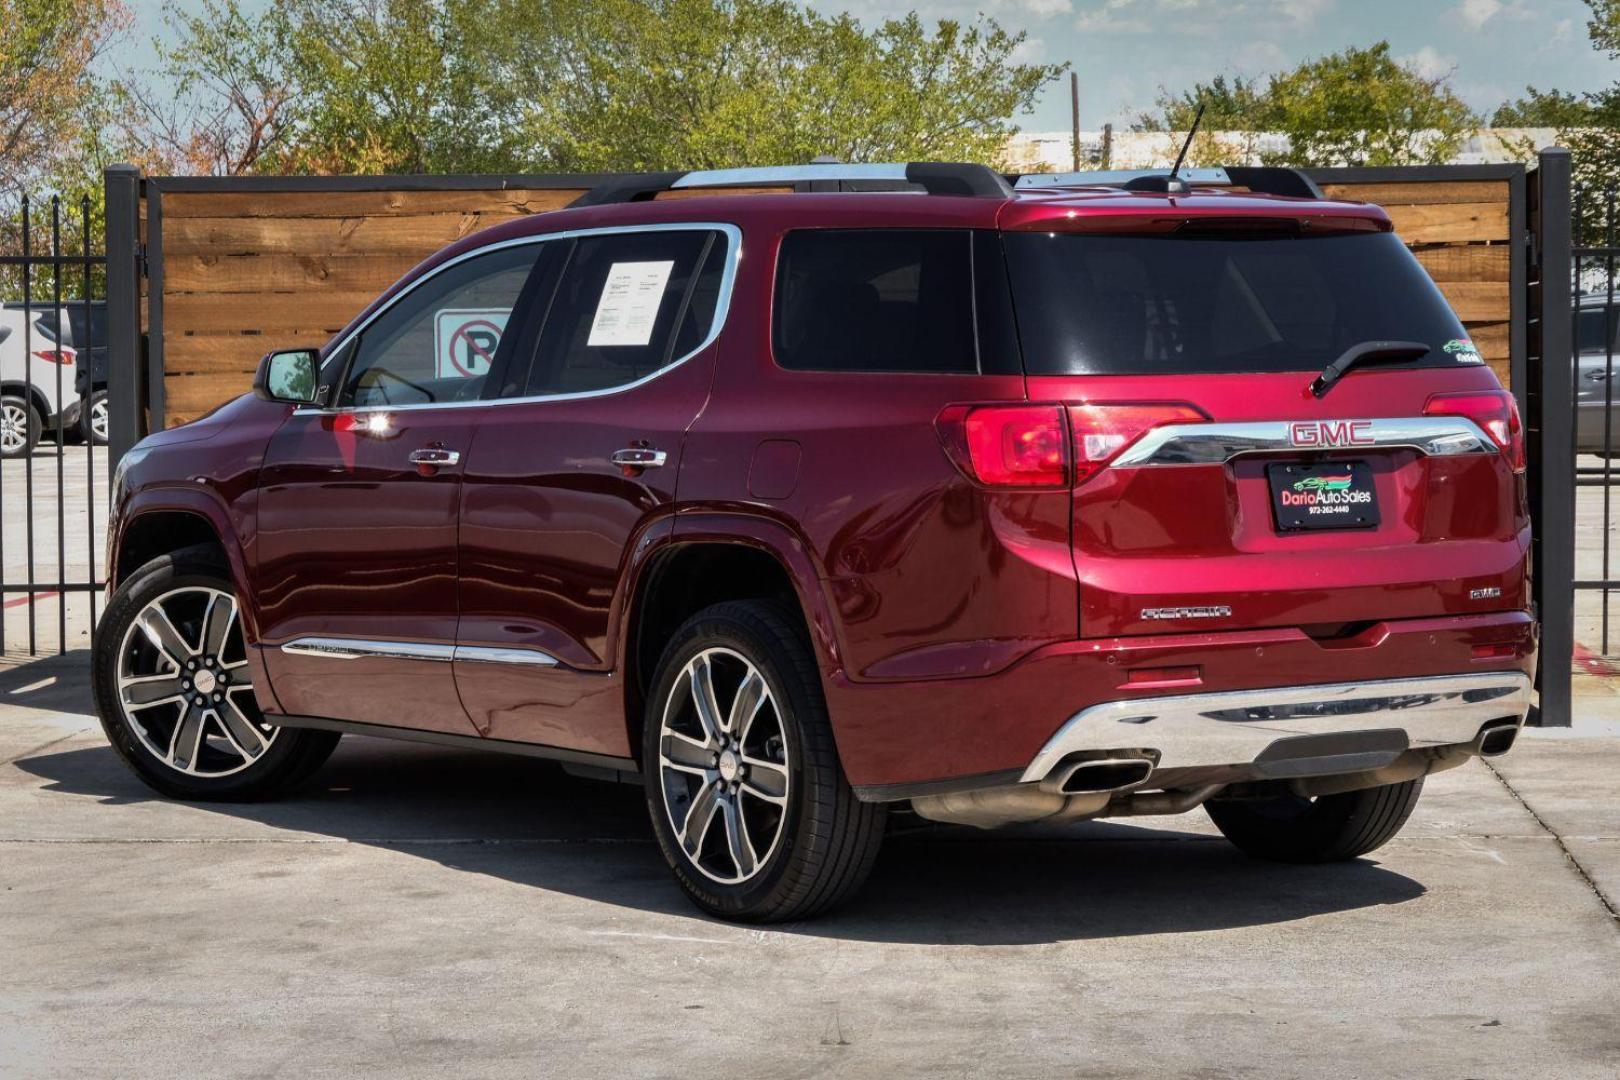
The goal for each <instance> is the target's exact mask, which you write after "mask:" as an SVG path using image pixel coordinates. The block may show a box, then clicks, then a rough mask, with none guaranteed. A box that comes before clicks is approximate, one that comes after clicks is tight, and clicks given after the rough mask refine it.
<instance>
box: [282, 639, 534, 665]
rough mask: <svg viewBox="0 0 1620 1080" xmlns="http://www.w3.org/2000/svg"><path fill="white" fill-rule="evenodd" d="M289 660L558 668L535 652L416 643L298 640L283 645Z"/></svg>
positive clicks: (361, 640)
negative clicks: (316, 658)
mask: <svg viewBox="0 0 1620 1080" xmlns="http://www.w3.org/2000/svg"><path fill="white" fill-rule="evenodd" d="M281 651H282V652H284V653H287V654H288V655H289V656H320V657H324V658H326V659H328V660H363V659H374V658H379V657H381V658H385V659H389V660H431V661H440V662H443V661H451V660H457V661H462V662H469V663H483V664H524V665H529V666H533V667H558V666H560V663H561V662H560V661H559V660H558V659H557V658H556V657H555V656H552V655H551V654H550V653H547V652H542V651H541V650H539V649H500V648H495V647H493V646H486V645H431V644H425V643H422V642H416V641H373V640H370V639H367V638H337V637H301V638H294V639H292V640H291V641H288V642H285V643H283V644H282V646H281Z"/></svg>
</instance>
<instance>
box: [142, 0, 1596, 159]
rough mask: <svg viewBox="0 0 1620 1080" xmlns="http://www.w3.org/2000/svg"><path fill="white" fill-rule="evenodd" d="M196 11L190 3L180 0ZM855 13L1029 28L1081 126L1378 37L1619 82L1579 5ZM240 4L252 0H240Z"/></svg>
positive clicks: (1576, 84)
mask: <svg viewBox="0 0 1620 1080" xmlns="http://www.w3.org/2000/svg"><path fill="white" fill-rule="evenodd" d="M183 2H185V3H186V6H189V7H195V6H200V5H199V4H198V3H197V0H183ZM811 3H812V6H814V7H816V8H818V9H820V10H823V11H839V10H848V11H850V12H851V13H853V14H854V15H856V16H858V17H860V18H862V19H863V20H867V21H870V20H874V19H880V18H883V17H885V16H892V15H896V14H901V13H904V12H905V11H908V10H911V9H913V8H915V9H916V10H917V11H918V12H919V13H920V14H921V15H922V16H923V17H924V18H925V19H940V18H957V19H961V18H971V17H972V15H973V14H974V12H976V11H984V12H985V13H986V14H988V15H990V16H991V17H992V18H995V19H996V20H997V21H999V22H1000V23H1001V24H1002V25H1003V26H1005V27H1007V28H1009V29H1018V30H1025V31H1027V32H1028V34H1029V41H1028V43H1027V45H1026V46H1025V50H1026V52H1027V54H1028V55H1029V56H1030V57H1031V58H1036V59H1041V60H1046V61H1061V60H1067V61H1070V62H1071V63H1073V64H1074V66H1075V68H1076V70H1078V71H1079V73H1080V95H1081V103H1080V121H1081V124H1082V125H1083V126H1085V127H1086V128H1088V129H1094V128H1098V127H1101V126H1102V124H1103V123H1104V122H1105V121H1113V122H1114V123H1116V124H1124V123H1127V122H1128V121H1129V119H1130V117H1131V116H1132V115H1133V114H1134V113H1135V112H1137V111H1139V110H1141V109H1144V108H1146V107H1148V106H1150V105H1151V104H1152V101H1153V97H1154V95H1155V93H1156V92H1157V90H1158V88H1159V87H1160V86H1161V85H1164V86H1169V87H1171V88H1172V89H1175V88H1181V87H1185V86H1187V85H1190V84H1191V83H1192V82H1194V81H1198V80H1206V79H1208V78H1210V77H1211V76H1213V75H1216V74H1219V73H1220V72H1223V71H1237V72H1241V73H1243V74H1247V75H1263V74H1267V73H1270V72H1273V71H1277V70H1280V69H1283V68H1287V67H1291V66H1293V65H1295V64H1297V63H1299V62H1300V61H1302V60H1304V59H1307V58H1309V57H1312V56H1319V55H1322V54H1324V53H1329V52H1334V51H1336V50H1339V49H1342V48H1344V47H1346V46H1348V45H1368V44H1371V43H1372V42H1375V41H1378V40H1380V39H1388V41H1389V42H1390V45H1391V47H1392V48H1393V50H1394V52H1395V55H1397V56H1398V57H1401V58H1403V59H1407V60H1410V61H1412V62H1413V63H1414V64H1415V65H1416V66H1417V67H1418V68H1420V69H1422V70H1424V71H1428V72H1432V73H1444V72H1448V71H1449V72H1452V86H1453V88H1454V89H1455V90H1456V91H1457V92H1458V93H1459V94H1460V95H1461V96H1462V97H1463V99H1464V100H1466V101H1467V102H1468V103H1469V104H1470V105H1472V106H1473V107H1474V108H1475V109H1477V110H1479V111H1481V112H1486V113H1488V112H1489V111H1490V110H1492V109H1494V108H1495V107H1496V106H1497V105H1498V104H1500V103H1501V102H1502V101H1503V100H1505V99H1507V98H1510V97H1515V96H1517V95H1518V94H1520V93H1522V92H1523V90H1524V87H1525V86H1526V85H1527V84H1534V85H1536V86H1539V87H1541V88H1543V89H1547V88H1549V87H1557V88H1559V89H1563V90H1594V89H1597V88H1598V87H1600V86H1605V85H1608V84H1609V83H1611V82H1614V81H1615V80H1616V79H1620V61H1612V60H1610V59H1608V57H1607V56H1606V55H1605V54H1603V53H1600V52H1598V51H1597V50H1595V49H1593V48H1592V46H1591V43H1590V42H1589V41H1588V39H1587V36H1586V18H1587V7H1586V4H1585V3H1583V2H1582V0H945V2H943V3H915V2H914V3H907V2H905V0H811ZM132 6H133V7H134V9H135V13H136V26H135V28H134V34H135V36H136V39H137V40H136V41H135V42H132V46H133V47H132V48H131V49H130V50H129V52H128V53H126V56H127V57H128V61H129V62H130V63H132V64H135V65H142V64H145V63H149V62H150V49H149V47H148V46H147V45H146V44H145V43H146V42H147V41H148V40H149V39H150V38H151V37H152V36H153V35H154V34H157V33H159V32H161V30H162V18H161V13H160V8H161V4H160V2H159V0H133V3H132ZM247 6H249V7H256V6H258V5H257V4H255V3H253V2H252V0H249V3H248V5H247ZM1068 110H1069V105H1068V87H1067V86H1066V85H1065V86H1061V87H1054V88H1052V89H1051V90H1050V91H1048V92H1047V94H1046V96H1045V98H1044V99H1043V100H1042V101H1041V102H1040V104H1039V105H1038V106H1037V108H1036V110H1035V112H1034V114H1033V115H1031V116H1029V117H1026V118H1024V119H1023V120H1022V121H1021V124H1022V126H1023V127H1024V128H1025V129H1027V130H1048V129H1061V128H1066V127H1067V126H1068V123H1069V112H1068Z"/></svg>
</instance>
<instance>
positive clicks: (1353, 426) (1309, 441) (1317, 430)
mask: <svg viewBox="0 0 1620 1080" xmlns="http://www.w3.org/2000/svg"><path fill="white" fill-rule="evenodd" d="M1288 441H1289V442H1291V443H1293V444H1294V445H1295V446H1309V447H1329V446H1371V445H1372V444H1373V442H1374V441H1375V440H1374V439H1373V433H1372V421H1371V420H1295V421H1294V422H1293V423H1291V424H1289V425H1288Z"/></svg>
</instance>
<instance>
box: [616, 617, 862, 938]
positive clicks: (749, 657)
mask: <svg viewBox="0 0 1620 1080" xmlns="http://www.w3.org/2000/svg"><path fill="white" fill-rule="evenodd" d="M716 650H718V654H731V655H733V656H735V657H736V658H738V662H740V663H741V664H742V666H744V667H746V666H747V665H752V667H753V668H754V669H755V670H756V671H757V672H758V673H759V675H760V676H762V678H763V680H764V682H765V684H766V686H767V687H768V690H769V703H770V707H771V710H772V714H773V715H772V718H771V719H770V720H769V721H768V723H769V724H771V725H775V727H774V728H773V729H774V730H776V731H777V733H778V734H777V736H775V738H778V739H779V740H780V743H779V746H778V747H777V748H776V749H778V750H779V753H780V756H779V757H773V758H772V760H773V761H778V762H780V763H781V766H782V768H781V773H782V774H785V776H786V777H787V781H786V784H787V786H786V793H785V795H782V796H780V798H781V799H782V800H783V802H784V803H785V805H784V806H783V807H782V809H781V810H780V811H779V812H777V813H776V816H775V819H774V820H775V822H776V824H775V827H774V832H771V830H770V829H769V828H767V830H766V831H767V832H771V835H772V837H773V839H772V841H771V842H772V844H773V846H772V848H771V849H770V850H769V851H768V852H767V853H766V854H765V855H763V856H760V857H759V861H758V862H757V863H756V864H755V866H756V868H755V869H754V870H752V871H751V872H750V874H751V876H748V877H746V879H744V880H740V881H737V882H735V883H728V882H724V881H719V880H715V878H714V877H713V876H711V872H710V871H707V870H705V869H704V868H703V865H701V861H702V859H703V858H704V855H705V845H704V842H703V841H704V836H703V835H698V836H697V842H698V846H699V848H700V850H699V852H698V858H697V859H694V857H693V856H691V855H689V854H688V852H687V850H686V848H685V847H683V845H682V843H681V840H680V837H679V835H678V834H677V832H676V827H675V824H674V820H673V815H674V814H675V812H676V811H675V810H674V809H673V807H674V806H676V805H680V804H679V801H678V800H679V797H680V794H679V791H678V790H677V789H679V788H680V786H681V784H682V783H688V782H689V783H690V784H691V785H692V786H693V787H694V788H695V794H693V795H691V797H690V798H691V803H692V804H695V803H696V802H697V800H698V799H700V798H702V797H703V795H704V794H705V792H704V789H705V788H706V787H708V786H709V784H710V782H711V781H710V779H703V780H701V781H700V780H698V778H697V777H695V776H694V777H693V778H692V779H691V780H690V781H686V779H685V777H684V775H683V774H680V773H676V772H673V771H671V772H668V773H667V776H668V777H669V779H668V780H667V781H666V770H665V769H664V768H662V767H661V765H660V762H661V760H662V759H661V753H660V743H661V733H662V728H663V723H664V716H665V705H666V703H668V702H669V701H670V698H671V693H672V692H673V691H675V690H676V689H677V685H678V684H683V685H685V686H686V687H687V689H686V690H683V691H682V693H683V694H689V693H690V685H691V684H690V678H691V676H690V675H689V674H687V668H688V665H690V664H693V663H694V662H697V659H698V658H699V657H700V656H710V655H717V653H716ZM722 693H723V692H722V691H721V690H720V689H718V688H717V689H716V692H715V697H716V699H717V700H718V701H719V704H720V707H721V710H723V711H727V712H729V711H730V709H731V706H730V705H729V704H727V702H726V700H725V699H724V698H723V697H722V696H721V695H722ZM736 697H737V693H736V692H735V691H733V694H732V696H731V699H730V700H731V701H733V702H734V701H735V700H736ZM688 701H690V698H689V697H688V698H686V699H685V700H683V701H680V702H679V703H678V704H677V705H676V709H677V710H679V709H684V708H686V707H687V704H686V702H688ZM694 708H695V706H694ZM672 715H673V714H672ZM759 715H763V712H762V713H760V714H759ZM743 731H744V734H742V735H739V736H738V743H739V753H741V754H744V755H746V754H747V753H748V751H747V749H746V745H745V744H746V741H747V740H748V739H749V738H750V736H749V735H748V734H746V731H747V728H746V726H744V728H743ZM699 753H703V752H702V751H700V752H699ZM756 756H757V754H756ZM716 760H718V759H716ZM745 760H746V758H745ZM754 768H755V771H756V773H757V772H758V766H757V765H756V766H754ZM744 771H745V775H744V778H743V780H742V781H740V783H741V785H742V787H743V788H744V791H743V793H742V794H738V793H737V787H738V783H739V782H733V783H732V785H731V787H732V793H731V796H730V797H731V798H732V799H733V800H736V801H737V802H738V803H740V805H742V806H744V807H752V806H755V804H754V803H752V802H751V801H747V800H746V799H745V796H746V795H747V788H748V782H749V780H748V777H747V776H746V770H744ZM642 774H643V777H644V780H645V784H644V786H645V790H646V795H647V808H648V811H649V813H650V814H651V816H652V823H653V831H654V833H655V834H656V835H657V837H658V846H659V848H660V849H661V850H662V851H663V854H664V859H665V861H666V862H668V863H669V866H670V869H671V870H672V871H673V872H674V874H675V879H676V881H677V882H679V884H680V886H681V888H682V889H683V890H684V891H685V893H686V895H687V896H688V897H689V898H690V899H691V900H692V902H693V903H695V904H696V905H697V906H698V907H699V908H702V909H703V910H704V911H706V912H708V913H709V914H711V915H715V916H718V917H720V918H723V919H730V920H733V921H737V922H750V923H767V922H783V921H787V920H791V919H806V918H810V917H812V916H814V915H819V914H822V913H824V912H826V911H828V910H830V909H831V908H833V907H834V906H836V905H838V904H840V903H843V902H844V901H846V900H848V899H849V898H850V897H851V896H853V895H854V893H855V892H856V891H857V890H858V889H859V888H860V887H861V885H862V884H863V883H864V882H865V880H866V877H867V875H868V874H869V873H870V872H871V869H872V865H873V863H874V861H875V860H876V859H877V853H878V849H879V847H880V846H881V845H882V841H883V832H884V822H885V818H886V816H887V814H886V808H885V807H883V806H882V805H878V804H873V803H863V802H861V801H859V800H858V799H856V797H855V792H854V791H853V790H852V789H851V788H850V785H849V781H848V780H847V779H846V778H845V776H844V770H843V768H842V766H841V765H840V764H839V760H838V751H837V748H836V747H835V746H834V744H833V733H832V726H831V724H830V723H829V721H828V718H827V704H826V700H825V698H824V697H823V694H822V688H821V677H820V673H819V672H818V671H817V668H816V663H815V657H814V655H813V654H812V652H811V649H810V646H809V644H808V643H807V642H806V641H805V640H804V638H803V631H802V630H800V629H799V628H798V618H797V613H796V612H794V611H791V610H790V609H788V608H786V607H784V606H782V605H779V604H774V603H768V602H761V601H735V602H729V603H724V604H716V605H714V606H713V607H710V608H706V609H705V610H703V611H701V612H699V613H698V614H696V615H694V616H693V617H692V618H691V619H688V620H687V621H686V623H685V624H683V625H682V626H681V628H680V629H679V630H677V631H676V632H675V635H674V636H673V637H672V638H671V640H670V641H669V643H668V645H667V646H666V647H665V649H664V654H663V657H662V659H660V660H659V662H658V668H657V672H656V674H655V676H654V678H653V688H652V693H651V694H649V695H648V704H647V713H646V718H645V722H644V724H643V737H642ZM720 775H721V774H720V772H719V771H718V764H717V766H716V771H715V772H714V776H713V783H715V784H718V785H722V786H723V781H721V780H720V779H719V778H720ZM754 782H755V783H758V782H759V781H758V778H757V777H756V778H755V780H754ZM666 783H668V784H671V785H673V787H672V788H671V789H670V790H672V791H675V794H674V795H671V794H670V791H666ZM716 790H719V788H716ZM717 798H724V796H717ZM671 799H673V800H675V801H674V802H671V801H669V800H671ZM761 808H762V809H764V811H765V815H766V820H767V822H769V821H770V820H771V815H772V811H771V810H770V808H769V807H761ZM755 813H756V811H755V810H753V809H749V810H747V815H748V816H749V817H753V816H754V815H755ZM712 817H713V819H714V820H719V821H721V824H720V826H719V829H720V831H721V843H722V844H724V843H725V842H726V841H727V840H729V839H730V837H731V834H730V833H729V831H728V830H727V823H728V822H729V820H730V819H729V817H727V815H726V814H724V813H720V812H716V813H715V814H714V815H712ZM743 818H744V812H743V810H738V811H737V820H739V821H740V820H743ZM754 820H755V821H756V824H757V823H758V819H757V818H755V819H754ZM687 831H690V832H695V831H697V830H687ZM710 839H711V840H712V836H711V837H710ZM754 850H755V849H754V846H753V844H752V842H750V854H751V855H752V854H753V852H754ZM734 865H735V866H736V869H737V872H738V873H739V874H741V873H742V872H743V866H742V863H741V861H736V862H735V863H734Z"/></svg>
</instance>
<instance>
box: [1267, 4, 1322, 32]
mask: <svg viewBox="0 0 1620 1080" xmlns="http://www.w3.org/2000/svg"><path fill="white" fill-rule="evenodd" d="M1336 3H1338V0H1272V7H1273V8H1275V9H1276V12H1277V14H1279V15H1281V16H1282V17H1283V18H1285V19H1290V20H1292V21H1293V22H1295V23H1298V24H1300V25H1302V26H1303V25H1307V24H1309V23H1313V22H1315V21H1316V20H1317V18H1318V17H1320V16H1321V15H1323V14H1325V13H1326V12H1327V11H1328V10H1329V9H1330V8H1332V7H1333V6H1334V4H1336Z"/></svg>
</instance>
